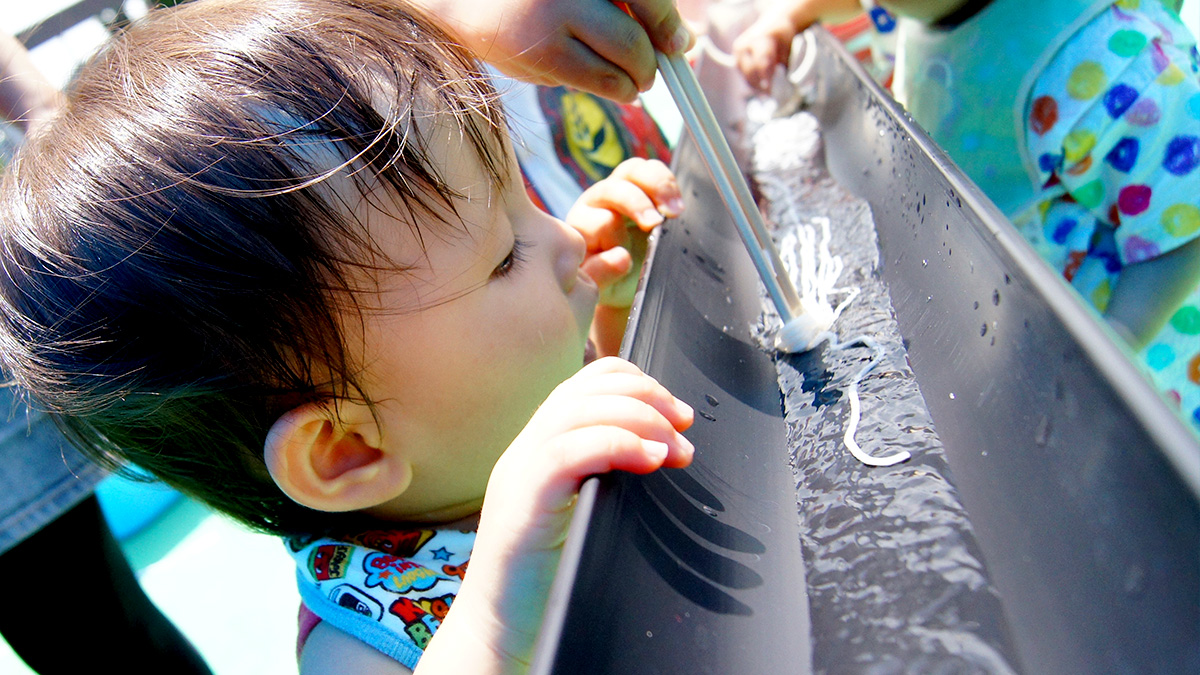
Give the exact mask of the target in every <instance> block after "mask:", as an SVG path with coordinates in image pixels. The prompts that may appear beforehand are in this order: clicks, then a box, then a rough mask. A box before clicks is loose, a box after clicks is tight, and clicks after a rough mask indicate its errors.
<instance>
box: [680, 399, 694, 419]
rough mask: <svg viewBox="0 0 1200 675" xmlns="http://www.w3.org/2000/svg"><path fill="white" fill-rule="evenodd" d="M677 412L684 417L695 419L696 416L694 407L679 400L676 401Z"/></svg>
mask: <svg viewBox="0 0 1200 675" xmlns="http://www.w3.org/2000/svg"><path fill="white" fill-rule="evenodd" d="M675 410H676V411H678V412H679V414H680V415H683V416H684V417H695V415H696V411H695V410H693V409H692V406H690V405H688V404H686V403H684V402H683V401H680V400H679V399H675Z"/></svg>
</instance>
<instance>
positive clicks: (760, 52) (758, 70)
mask: <svg viewBox="0 0 1200 675" xmlns="http://www.w3.org/2000/svg"><path fill="white" fill-rule="evenodd" d="M804 27H805V28H806V27H807V26H804ZM800 30H801V29H800V28H797V26H796V24H795V23H793V21H792V19H791V17H789V16H788V15H787V14H786V13H784V12H782V11H771V10H768V11H767V12H765V13H763V15H762V16H760V17H759V18H758V20H757V21H755V22H754V23H753V24H752V25H751V26H750V27H749V28H747V29H746V30H745V32H743V33H742V34H741V35H739V36H737V39H735V40H734V41H733V57H734V59H736V60H737V66H738V70H740V71H742V76H743V77H745V78H746V82H748V83H750V86H752V87H754V88H755V89H757V90H759V91H763V92H766V91H770V89H771V78H772V77H774V75H775V69H777V68H779V67H780V66H783V67H784V68H786V67H787V63H788V58H789V57H790V56H791V53H792V40H793V39H794V38H795V37H796V34H797V33H799V32H800Z"/></svg>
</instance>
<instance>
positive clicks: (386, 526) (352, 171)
mask: <svg viewBox="0 0 1200 675" xmlns="http://www.w3.org/2000/svg"><path fill="white" fill-rule="evenodd" d="M5 181H6V182H5V184H4V187H3V193H2V194H3V198H2V201H0V214H2V218H3V222H4V225H5V226H4V229H3V231H2V232H0V265H2V266H3V269H4V273H3V274H0V306H2V310H3V311H2V313H0V314H2V315H0V359H2V362H3V363H2V365H3V367H4V369H6V370H9V371H10V372H11V373H12V374H13V378H14V380H15V381H16V382H17V383H18V384H20V385H22V386H23V387H24V388H25V389H26V390H28V391H30V392H32V394H33V396H34V397H35V398H36V399H37V400H38V401H39V402H40V403H42V404H43V405H44V406H45V407H47V408H48V409H49V410H51V411H52V412H53V413H55V414H56V415H57V416H58V419H59V420H60V421H61V423H62V425H63V426H64V428H65V430H66V431H67V433H68V434H69V435H70V436H71V437H72V438H73V440H74V441H75V442H76V444H78V445H79V446H80V447H82V448H84V449H86V450H87V451H88V452H89V453H90V454H92V455H93V456H95V457H97V458H99V459H100V460H102V461H105V462H107V463H108V464H109V465H110V466H118V465H120V464H122V463H124V462H134V463H136V464H138V465H139V466H141V467H144V468H146V469H148V470H150V471H152V472H153V473H155V474H156V475H158V476H159V477H161V478H162V479H164V480H165V481H167V482H168V483H170V484H172V485H174V486H176V487H178V488H180V489H182V490H184V491H185V492H187V493H189V494H192V495H195V496H197V497H199V498H200V499H202V500H204V501H206V502H207V503H209V504H211V505H212V506H214V507H216V508H218V509H220V510H221V511H224V512H225V513H227V514H229V515H231V516H233V517H234V518H236V519H238V520H240V521H242V522H243V523H246V524H248V525H250V526H251V527H255V528H257V529H260V530H263V531H267V532H274V533H279V534H282V535H286V536H288V537H289V543H290V545H291V547H292V550H293V551H294V552H295V554H296V557H297V561H298V563H299V570H298V578H299V580H300V584H301V597H302V598H303V600H304V601H305V604H306V606H307V610H309V611H311V612H312V613H313V614H315V615H316V616H318V617H320V619H322V621H321V622H320V623H319V624H317V625H316V627H315V628H312V630H311V632H310V633H308V634H307V635H306V641H305V643H304V645H303V648H302V653H301V669H302V671H304V672H317V671H321V672H327V671H333V670H338V671H341V670H345V671H348V672H360V671H379V672H410V669H413V668H416V666H417V660H418V659H420V667H419V669H418V671H419V672H422V673H424V672H429V673H434V672H454V673H486V672H517V671H520V670H522V669H524V668H525V667H526V666H527V665H528V659H529V658H530V655H531V652H532V647H533V640H534V638H535V636H536V634H537V631H538V628H539V625H540V622H541V615H542V612H543V608H544V604H545V600H546V595H547V592H548V587H549V584H550V583H551V578H552V576H553V573H554V570H555V568H556V565H557V561H558V556H559V552H560V549H561V546H562V543H563V538H564V535H565V532H566V527H567V524H568V521H569V519H570V515H571V505H572V504H573V500H574V497H575V492H576V490H577V488H578V485H579V482H580V481H581V480H582V479H584V478H585V477H587V476H589V475H592V474H597V473H603V472H607V471H611V470H625V471H634V472H639V473H644V472H649V471H653V470H655V469H657V468H659V467H661V466H669V467H680V466H685V465H686V464H688V463H689V462H690V460H691V456H692V452H693V449H692V446H691V444H690V443H689V442H688V441H687V439H685V438H684V437H683V436H682V435H681V433H680V432H682V431H683V430H685V429H686V428H687V427H688V426H689V425H690V424H691V420H692V410H691V408H690V407H688V406H687V405H686V404H685V403H683V402H681V401H679V400H677V399H676V398H675V397H673V396H672V395H671V394H670V393H669V392H668V391H666V390H665V389H664V388H663V387H662V386H661V385H659V384H658V383H656V382H655V381H654V380H652V379H651V378H649V377H647V376H646V375H644V374H643V373H641V372H640V371H639V370H638V369H637V368H636V367H634V366H632V365H631V364H629V363H627V362H625V361H622V360H620V359H616V358H600V359H599V360H596V361H594V362H592V363H590V364H589V365H586V366H584V361H585V346H586V345H587V344H588V332H589V328H590V330H591V332H592V334H593V335H594V336H596V337H597V338H598V339H597V342H598V343H600V344H613V343H614V342H615V340H614V335H619V333H620V332H621V331H622V330H623V325H622V324H619V323H618V322H616V321H613V320H611V318H612V317H613V316H614V314H613V313H612V312H598V311H597V298H598V296H602V297H603V298H604V303H605V304H604V306H607V307H617V308H620V307H624V306H627V305H628V303H629V298H628V297H627V295H628V291H627V290H626V291H624V292H623V293H622V292H615V291H613V290H611V289H614V288H624V285H623V284H621V283H620V282H621V279H622V278H623V277H625V276H626V275H628V274H629V273H631V271H632V270H631V269H630V268H631V258H630V254H629V252H628V250H627V247H626V243H627V242H628V240H629V237H630V232H629V230H630V229H632V230H633V233H634V234H635V235H637V234H638V233H642V234H644V232H645V231H647V230H650V229H652V228H653V227H654V226H656V225H657V224H658V223H660V222H661V221H662V218H663V215H668V216H670V215H675V214H677V213H678V211H679V209H680V208H681V207H682V203H681V201H680V194H679V190H678V187H677V185H676V184H675V181H674V178H673V176H671V174H670V172H669V171H668V170H667V169H666V167H665V166H664V165H663V164H661V163H659V162H654V161H646V160H631V161H627V162H624V163H622V164H620V165H619V166H618V167H617V168H616V170H615V171H614V172H613V173H612V175H611V176H610V177H609V178H608V179H606V180H604V181H601V182H599V183H597V184H596V185H594V186H592V187H591V188H589V189H588V190H587V191H585V192H584V194H583V196H582V197H581V198H580V200H579V202H578V203H577V205H576V206H575V207H574V208H573V209H572V210H571V211H570V212H569V213H568V215H567V217H566V223H564V222H563V221H559V220H557V219H556V218H554V217H552V216H550V215H547V214H546V213H544V212H542V211H540V210H538V209H537V208H536V207H535V206H534V205H533V203H532V202H531V201H530V199H529V197H528V195H527V194H526V192H525V190H524V186H523V183H522V179H521V174H520V170H519V168H518V166H517V163H516V160H515V158H514V154H513V149H512V144H511V142H510V141H509V140H508V138H507V135H506V132H505V119H504V117H503V115H502V113H501V111H500V109H499V107H498V104H497V100H496V95H495V93H494V91H493V90H492V89H491V88H490V86H489V84H488V82H487V79H486V77H484V76H483V75H482V74H481V71H480V70H479V67H478V64H476V63H475V62H474V61H473V60H472V59H471V58H470V57H469V55H468V54H467V53H466V52H465V51H464V50H463V49H461V48H460V47H458V46H456V45H454V44H453V43H452V41H451V40H450V38H449V37H448V35H447V34H445V33H444V32H443V31H442V30H441V29H439V28H438V27H437V26H436V24H435V23H434V22H433V21H432V20H431V19H430V18H428V17H427V16H425V15H424V14H422V13H420V12H419V11H417V10H415V9H411V8H407V7H406V6H405V5H404V4H403V3H402V2H398V1H397V0H279V1H276V2H270V3H261V2H255V1H254V0H201V1H200V2H197V3H194V4H187V5H182V6H180V7H177V8H173V9H169V10H162V11H156V12H153V13H151V15H150V16H149V18H148V19H147V20H146V21H144V22H143V23H140V24H138V25H136V26H134V27H133V28H131V29H129V30H128V31H127V32H126V33H124V34H123V35H121V36H120V37H119V38H118V39H117V40H116V41H115V42H114V43H113V44H112V45H110V46H109V47H107V48H106V49H105V50H104V51H103V52H102V53H101V54H100V55H99V56H98V57H97V58H96V59H94V60H93V61H92V62H91V63H90V64H88V65H87V66H86V67H85V68H84V69H83V70H82V72H81V73H80V75H79V77H78V79H77V81H76V82H75V83H74V85H73V86H72V88H71V90H70V91H69V92H68V100H67V103H66V104H65V106H64V108H63V109H62V111H61V112H60V114H59V115H58V117H57V118H56V119H55V120H53V122H52V123H51V124H50V125H49V126H48V127H47V128H46V129H44V131H43V132H41V133H39V134H37V135H36V136H35V137H34V138H33V139H32V141H31V144H30V145H29V146H27V147H26V148H25V149H24V150H23V151H22V154H20V155H19V156H18V157H17V158H16V159H15V161H14V162H13V164H12V167H11V171H10V173H9V174H8V175H7V176H6V179H5ZM626 219H628V220H631V221H633V223H635V224H636V226H637V227H636V228H629V229H627V227H626V224H625V223H626ZM602 291H603V293H602ZM602 308H603V307H602ZM602 308H601V309H602ZM594 315H595V316H596V317H598V318H597V320H596V321H593V316H594ZM617 315H619V313H617ZM605 319H608V320H605ZM603 355H604V354H603V352H602V353H601V356H603ZM485 495H486V499H485ZM476 530H477V533H474V532H476ZM468 559H469V561H470V574H465V573H466V571H467V567H468ZM309 626H310V627H311V622H309ZM435 629H437V632H436V635H435V634H434V630H435ZM422 653H423V654H424V655H423V656H422Z"/></svg>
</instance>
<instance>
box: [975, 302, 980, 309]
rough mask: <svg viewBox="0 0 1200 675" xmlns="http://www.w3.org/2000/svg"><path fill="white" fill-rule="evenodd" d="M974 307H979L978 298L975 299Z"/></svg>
mask: <svg viewBox="0 0 1200 675" xmlns="http://www.w3.org/2000/svg"><path fill="white" fill-rule="evenodd" d="M975 309H979V301H978V300H976V301H975Z"/></svg>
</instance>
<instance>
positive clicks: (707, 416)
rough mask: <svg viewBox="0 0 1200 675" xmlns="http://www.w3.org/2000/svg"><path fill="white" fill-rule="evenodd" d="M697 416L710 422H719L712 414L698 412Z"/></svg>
mask: <svg viewBox="0 0 1200 675" xmlns="http://www.w3.org/2000/svg"><path fill="white" fill-rule="evenodd" d="M696 414H697V415H699V416H701V417H703V418H704V419H706V420H708V421H709V422H716V421H717V418H716V417H713V415H712V413H708V412H704V411H703V410H697V411H696Z"/></svg>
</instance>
